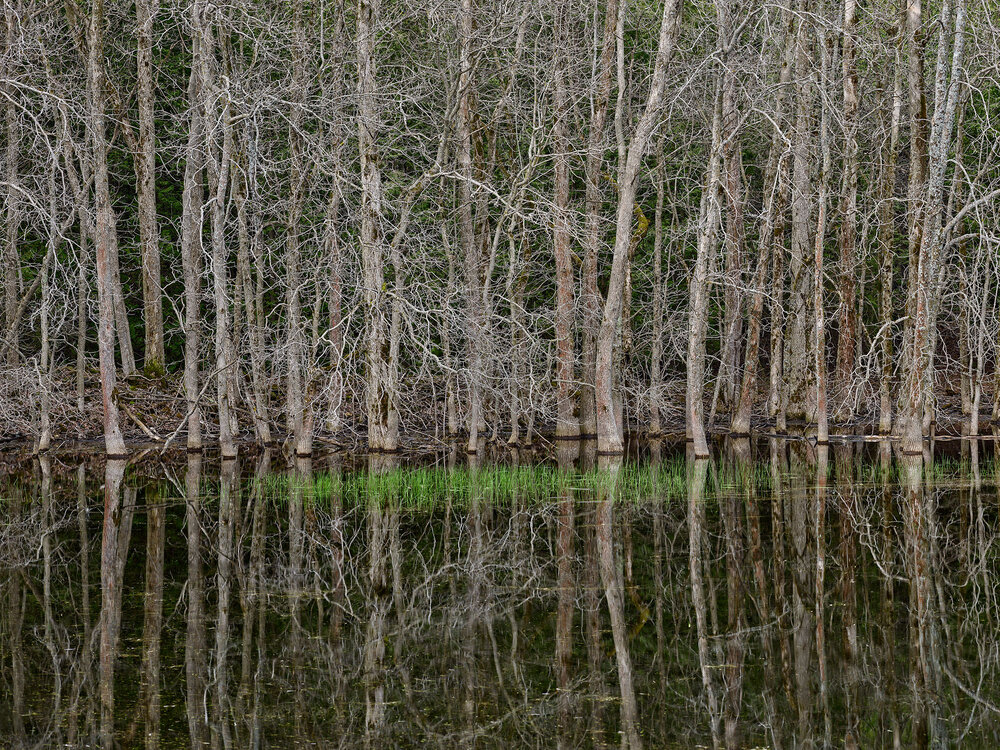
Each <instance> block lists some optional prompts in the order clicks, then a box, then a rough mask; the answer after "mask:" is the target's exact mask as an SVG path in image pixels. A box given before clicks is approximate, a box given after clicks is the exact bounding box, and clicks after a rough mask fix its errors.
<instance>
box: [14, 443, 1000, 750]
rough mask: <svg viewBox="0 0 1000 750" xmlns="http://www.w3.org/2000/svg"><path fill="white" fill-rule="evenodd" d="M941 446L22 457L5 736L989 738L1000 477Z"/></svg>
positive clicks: (997, 613)
mask: <svg viewBox="0 0 1000 750" xmlns="http://www.w3.org/2000/svg"><path fill="white" fill-rule="evenodd" d="M984 451H988V453H986V452H984ZM935 453H936V454H937V455H936V456H935V457H934V458H933V459H932V456H931V454H930V452H928V454H926V455H925V456H924V457H919V456H918V457H903V456H897V455H895V454H894V453H893V451H892V449H891V448H890V447H889V446H888V445H881V446H879V445H863V444H859V445H835V446H831V447H830V448H828V449H826V448H817V447H815V446H811V445H809V444H808V443H806V442H792V443H786V442H779V441H771V442H762V443H755V444H753V445H750V444H749V443H738V442H736V443H731V444H727V445H725V446H721V447H720V449H719V451H718V455H717V456H716V457H715V458H714V459H712V460H711V461H697V462H695V461H687V460H686V459H685V457H684V456H683V454H680V455H678V454H677V453H676V452H675V451H672V450H667V449H665V448H664V449H659V448H657V447H655V446H654V448H653V449H651V450H649V451H648V453H647V452H644V453H643V456H642V457H641V458H639V459H634V460H629V461H627V462H626V463H624V464H622V463H621V462H614V461H612V460H610V459H598V458H597V457H595V456H594V455H593V451H592V448H591V447H589V446H586V445H585V446H584V447H583V448H582V453H581V448H580V446H577V445H576V444H565V445H563V446H561V447H560V448H559V450H558V455H557V456H554V457H553V458H552V460H550V461H548V462H544V463H540V464H538V463H530V464H525V463H518V461H517V456H516V455H512V456H502V457H501V460H500V461H499V462H498V463H493V462H491V463H487V462H485V460H484V459H482V458H476V457H466V456H463V455H460V454H456V453H452V454H449V455H445V456H442V457H441V458H440V459H439V460H437V461H436V462H433V463H431V464H430V465H426V466H413V465H408V466H400V465H398V464H397V463H396V462H395V461H394V460H393V459H391V458H388V457H378V458H373V459H372V460H371V462H370V465H369V464H366V463H365V461H364V460H363V459H362V460H360V461H359V460H348V459H345V458H344V457H341V456H337V455H334V456H329V457H323V458H317V459H314V460H312V461H302V460H300V461H298V462H297V463H293V464H291V465H289V464H288V463H286V462H285V460H284V459H283V458H281V457H280V456H268V455H255V456H246V457H241V459H239V460H238V461H236V462H226V463H223V464H220V462H219V461H217V460H210V459H207V458H205V459H203V458H200V457H190V458H188V459H187V462H186V463H157V462H152V463H151V462H144V463H139V464H137V465H134V466H125V465H124V464H122V463H120V462H109V463H108V464H107V466H100V467H98V468H88V467H87V466H83V465H81V466H79V467H78V466H76V465H75V464H73V463H72V462H69V463H67V462H66V461H65V460H59V459H56V458H55V457H52V458H43V459H41V460H39V461H35V463H34V464H30V463H24V464H22V466H21V468H20V470H19V472H15V473H13V474H9V475H7V476H5V477H3V478H2V481H0V504H2V505H0V656H2V668H0V746H3V747H54V746H69V747H101V746H103V747H144V746H145V747H152V748H155V747H162V748H169V747H190V746H195V747H200V746H210V747H214V748H249V747H289V746H292V745H294V746H297V747H299V746H301V747H309V746H312V747H428V746H429V747H442V748H444V747H447V748H451V747H477V748H490V747H508V748H509V747H538V748H551V747H567V748H569V747H634V748H637V747H667V748H671V747H677V748H680V747H694V746H704V747H713V746H716V747H746V748H749V747H781V748H792V747H804V746H814V747H822V746H824V744H827V745H830V746H836V747H843V746H847V747H886V748H889V747H927V746H935V747H944V746H961V747H971V748H975V747H984V748H986V747H989V748H992V747H996V746H998V745H1000V688H998V683H997V676H998V665H1000V640H998V638H997V635H996V634H997V626H998V623H1000V608H998V591H997V581H1000V575H998V571H997V570H996V568H997V567H998V566H997V556H998V548H997V532H998V527H997V523H998V518H997V483H998V481H1000V473H998V471H997V468H998V467H1000V464H998V463H995V462H994V457H993V446H992V444H990V443H984V444H982V445H979V446H977V445H975V444H968V443H967V444H964V445H962V446H961V448H960V449H959V448H957V447H955V446H952V447H951V448H949V449H948V451H947V453H948V455H946V456H943V455H942V453H943V451H942V450H941V449H940V448H938V449H937V450H936V451H935Z"/></svg>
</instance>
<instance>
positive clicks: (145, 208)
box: [135, 0, 166, 374]
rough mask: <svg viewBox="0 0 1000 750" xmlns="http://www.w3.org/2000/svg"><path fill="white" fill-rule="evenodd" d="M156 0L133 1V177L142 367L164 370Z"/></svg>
mask: <svg viewBox="0 0 1000 750" xmlns="http://www.w3.org/2000/svg"><path fill="white" fill-rule="evenodd" d="M159 6H160V2H159V0H135V15H136V26H137V29H136V79H137V84H138V85H137V89H136V90H137V100H138V109H139V139H138V140H139V153H138V154H136V156H135V180H136V188H137V192H138V197H139V245H140V247H141V248H142V298H143V324H144V326H145V336H146V343H145V352H144V363H143V364H144V367H145V370H146V372H147V373H148V374H158V373H161V372H163V366H164V363H165V358H166V355H165V353H164V346H163V301H162V298H161V295H162V288H161V286H160V230H159V227H158V226H157V220H156V131H155V127H154V123H155V115H154V111H153V101H154V96H153V21H154V19H155V18H156V14H157V12H158V11H159Z"/></svg>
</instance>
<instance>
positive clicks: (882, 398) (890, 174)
mask: <svg viewBox="0 0 1000 750" xmlns="http://www.w3.org/2000/svg"><path fill="white" fill-rule="evenodd" d="M901 38H902V35H900V39H901ZM892 92H893V94H892V107H891V113H892V114H891V115H890V121H889V138H888V141H887V143H886V146H885V148H884V149H883V151H882V163H881V168H882V173H881V175H880V181H881V183H880V192H881V195H880V204H879V212H878V217H879V218H878V248H879V254H880V257H881V263H880V264H879V321H880V328H879V335H880V336H881V342H882V343H881V347H880V352H879V354H880V356H879V365H880V372H879V418H878V431H879V434H881V435H888V434H889V433H890V432H891V431H892V395H891V391H892V381H893V361H892V360H893V357H892V349H893V346H892V317H893V303H892V292H893V278H894V275H895V269H894V267H893V266H894V263H893V261H894V259H895V243H894V241H893V236H894V234H895V229H894V224H895V215H896V212H895V207H894V200H895V193H896V189H895V188H896V155H897V153H898V152H899V127H900V120H901V119H902V109H903V77H902V69H901V65H900V50H899V48H898V47H897V49H896V52H895V61H894V65H893V70H892Z"/></svg>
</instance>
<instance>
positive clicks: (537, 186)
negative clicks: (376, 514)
mask: <svg viewBox="0 0 1000 750" xmlns="http://www.w3.org/2000/svg"><path fill="white" fill-rule="evenodd" d="M3 6H4V40H3V46H2V57H0V59H2V61H3V62H2V65H3V73H2V76H0V92H2V97H0V108H2V111H3V115H2V125H0V140H2V143H3V149H2V156H0V161H2V166H0V174H2V178H0V200H2V208H0V210H2V216H3V221H2V226H3V230H2V236H0V248H2V250H0V252H2V271H0V276H2V287H3V289H2V293H0V295H2V303H0V310H2V320H3V328H2V331H3V339H2V344H0V348H2V352H0V360H2V364H0V368H2V375H3V376H2V378H0V381H2V382H0V435H2V436H3V439H4V440H12V439H20V440H24V441H31V443H32V444H33V445H34V447H35V448H36V449H37V450H41V451H44V450H46V449H48V448H49V447H50V446H52V445H54V444H55V443H56V442H58V441H61V440H64V439H68V438H70V437H76V438H79V437H91V438H94V437H97V436H102V437H103V440H102V443H103V446H104V448H105V450H106V452H107V454H108V455H109V456H123V455H126V454H127V453H128V452H129V448H128V445H127V438H129V441H130V440H131V438H130V436H134V437H137V438H138V439H139V440H147V439H155V440H156V441H158V442H159V443H161V444H164V445H167V444H175V445H178V446H179V445H183V444H185V443H186V446H187V448H188V449H189V450H191V449H194V450H198V449H200V448H201V447H202V446H203V445H205V446H208V445H212V446H215V445H217V446H218V448H219V450H220V452H221V455H222V456H223V457H227V456H232V455H235V452H236V450H237V446H238V445H239V444H240V443H241V442H257V443H261V444H271V443H274V442H279V441H284V443H285V445H286V446H287V447H288V448H289V449H290V450H291V451H294V453H295V454H297V455H299V456H308V455H310V454H311V453H312V452H313V448H314V445H316V444H322V445H327V444H335V443H337V442H338V441H342V440H347V439H354V440H359V441H362V442H364V443H365V444H366V445H367V446H368V449H369V450H370V451H372V452H394V451H397V450H398V449H399V448H400V447H401V445H403V443H404V441H405V440H407V439H409V437H410V436H413V435H434V436H440V437H444V436H453V437H456V438H459V439H461V440H463V441H466V440H467V446H468V449H469V450H470V452H474V451H475V450H476V447H477V446H478V445H479V444H480V441H481V440H483V439H496V440H498V441H501V442H509V443H511V444H519V443H521V444H523V443H525V442H530V441H531V440H532V439H533V438H534V436H537V435H542V434H545V435H550V436H553V437H555V438H556V439H560V438H562V439H569V438H575V437H580V436H587V437H593V438H596V440H597V448H598V450H599V451H600V452H601V453H606V454H615V453H620V452H621V451H622V450H623V447H624V445H625V440H626V438H627V436H628V435H629V434H634V433H642V434H648V435H652V436H657V435H665V434H668V433H680V432H681V431H682V430H683V431H684V433H685V434H686V436H687V438H688V439H689V440H690V441H691V442H692V445H693V450H694V454H695V455H696V456H706V455H708V452H709V449H708V439H709V436H710V435H711V434H712V433H717V432H729V433H730V434H733V435H748V434H750V433H751V431H753V432H760V431H763V432H774V433H788V432H792V431H798V432H800V433H801V432H803V431H804V432H807V433H808V434H810V435H813V436H814V437H815V440H816V442H819V443H825V442H826V441H827V440H828V439H829V437H830V435H831V433H833V434H838V433H846V432H851V433H858V432H861V433H866V434H879V435H892V436H894V437H895V438H898V439H900V440H901V441H902V449H903V450H904V452H909V453H915V452H920V451H921V446H922V444H923V441H924V439H925V437H927V436H929V435H931V434H932V433H933V431H934V430H935V429H936V428H937V425H938V423H941V424H942V425H944V424H945V423H947V424H948V425H949V429H955V430H956V431H957V430H960V431H961V433H962V434H966V435H977V434H979V432H980V431H981V423H982V422H987V423H988V422H989V421H990V420H991V419H992V420H996V419H997V418H998V417H1000V369H998V368H997V367H996V354H997V345H998V333H1000V332H998V313H1000V311H998V296H997V286H998V280H1000V277H998V253H997V248H998V244H1000V234H998V226H1000V222H998V215H997V214H998V208H1000V154H998V149H1000V133H998V127H1000V122H998V120H1000V72H998V71H1000V16H998V14H997V9H996V5H995V4H994V2H993V0H890V1H889V2H858V1H857V0H836V1H834V0H776V1H775V2H771V3H762V2H756V1H755V0H656V1H655V2H654V1H653V0H632V1H631V2H629V0H520V1H519V2H506V1H504V0H440V1H434V2H425V1H424V0H356V1H355V0H352V1H351V2H347V1H346V0H64V1H63V2H59V1H58V0H53V1H51V2H50V1H48V0H45V1H43V0H4V3H3ZM942 429H944V427H942ZM88 431H89V434H88Z"/></svg>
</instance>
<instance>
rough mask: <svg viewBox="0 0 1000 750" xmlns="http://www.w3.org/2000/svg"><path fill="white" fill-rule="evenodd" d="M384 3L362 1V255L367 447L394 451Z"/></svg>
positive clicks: (396, 438)
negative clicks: (383, 132)
mask: <svg viewBox="0 0 1000 750" xmlns="http://www.w3.org/2000/svg"><path fill="white" fill-rule="evenodd" d="M380 5H381V0H358V33H357V56H358V100H359V102H358V150H359V153H360V157H361V250H362V265H363V269H364V270H363V284H364V301H365V308H366V309H365V318H366V321H367V322H366V328H367V331H366V338H367V360H368V361H367V366H368V377H367V392H366V399H365V400H366V406H367V412H368V447H369V449H370V450H373V451H389V452H391V451H395V450H396V448H397V446H398V441H399V436H398V431H397V429H398V428H396V424H397V422H396V417H395V412H396V408H397V406H396V394H395V392H394V384H395V381H396V378H395V373H393V372H392V371H391V368H392V365H393V363H392V362H391V359H390V356H389V318H390V311H389V306H390V305H389V300H388V295H387V294H386V292H385V288H384V286H385V281H384V278H385V277H384V268H383V264H384V256H385V239H384V230H383V227H382V218H381V217H382V199H383V196H382V172H381V169H380V168H379V164H378V151H377V145H376V142H377V139H378V134H379V113H378V110H377V106H376V90H375V80H376V79H375V59H374V53H375V20H376V19H377V18H378V17H379V8H380Z"/></svg>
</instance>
